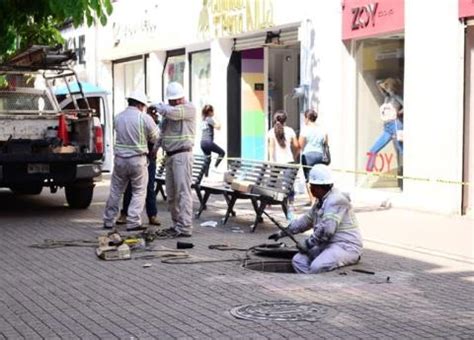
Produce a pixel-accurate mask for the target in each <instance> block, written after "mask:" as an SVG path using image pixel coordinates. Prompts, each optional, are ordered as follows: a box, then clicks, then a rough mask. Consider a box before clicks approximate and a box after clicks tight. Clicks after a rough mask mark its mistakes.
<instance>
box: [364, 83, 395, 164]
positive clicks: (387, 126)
mask: <svg viewBox="0 0 474 340" xmlns="http://www.w3.org/2000/svg"><path fill="white" fill-rule="evenodd" d="M377 88H378V89H379V91H380V92H381V93H382V95H383V96H384V101H383V103H382V105H381V106H380V109H379V112H380V118H381V119H382V122H383V130H382V133H381V134H380V136H379V137H378V138H377V140H376V141H375V143H374V144H373V145H372V147H371V148H370V150H369V159H368V161H367V169H366V170H367V171H369V172H371V171H373V169H374V166H375V159H376V157H377V153H379V152H380V151H381V150H382V149H383V148H384V147H385V146H387V144H388V143H389V142H390V141H393V143H394V147H395V150H396V152H397V160H398V164H399V168H401V164H400V163H401V160H402V156H403V140H402V137H401V136H402V133H401V132H402V131H403V98H402V82H401V81H400V79H395V78H387V79H385V80H383V81H377Z"/></svg>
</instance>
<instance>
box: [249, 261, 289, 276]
mask: <svg viewBox="0 0 474 340" xmlns="http://www.w3.org/2000/svg"><path fill="white" fill-rule="evenodd" d="M242 266H243V267H244V268H246V269H250V270H256V271H260V272H269V273H293V274H294V273H295V270H294V269H293V266H292V265H291V260H278V261H277V260H270V261H265V260H250V261H245V262H244V264H243V265H242Z"/></svg>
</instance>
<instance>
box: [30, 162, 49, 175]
mask: <svg viewBox="0 0 474 340" xmlns="http://www.w3.org/2000/svg"><path fill="white" fill-rule="evenodd" d="M28 173H29V174H49V164H28Z"/></svg>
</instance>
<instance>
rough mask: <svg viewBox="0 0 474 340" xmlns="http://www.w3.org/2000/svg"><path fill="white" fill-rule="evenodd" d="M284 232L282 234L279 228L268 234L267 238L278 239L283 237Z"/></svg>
mask: <svg viewBox="0 0 474 340" xmlns="http://www.w3.org/2000/svg"><path fill="white" fill-rule="evenodd" d="M285 236H286V234H284V233H283V232H282V231H281V230H280V231H278V232H276V233H273V234H271V235H270V236H268V239H269V240H273V241H275V242H276V241H278V240H279V239H281V238H282V237H285Z"/></svg>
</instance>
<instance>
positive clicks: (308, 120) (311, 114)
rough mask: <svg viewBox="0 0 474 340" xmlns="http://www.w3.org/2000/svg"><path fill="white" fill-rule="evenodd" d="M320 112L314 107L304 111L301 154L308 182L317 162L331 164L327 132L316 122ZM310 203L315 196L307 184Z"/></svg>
mask: <svg viewBox="0 0 474 340" xmlns="http://www.w3.org/2000/svg"><path fill="white" fill-rule="evenodd" d="M317 119H318V113H317V112H316V111H315V110H313V109H308V110H306V111H305V113H304V123H305V126H304V127H303V129H302V131H301V134H300V138H299V145H300V148H301V149H302V150H303V153H302V155H301V163H302V165H303V173H304V176H305V178H306V183H307V182H308V176H309V171H310V170H311V168H312V167H313V165H315V164H326V165H329V163H330V162H331V160H330V155H329V144H328V135H327V133H326V132H325V131H324V130H323V129H322V128H321V127H320V126H319V125H318V124H316V120H317ZM306 189H307V191H308V196H309V199H310V205H313V203H314V197H313V196H312V195H311V191H310V188H309V185H306Z"/></svg>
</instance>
